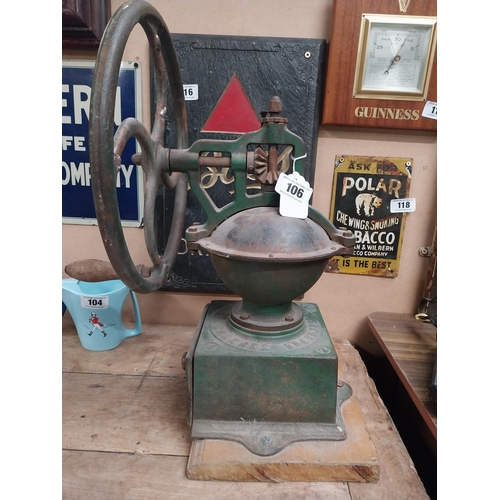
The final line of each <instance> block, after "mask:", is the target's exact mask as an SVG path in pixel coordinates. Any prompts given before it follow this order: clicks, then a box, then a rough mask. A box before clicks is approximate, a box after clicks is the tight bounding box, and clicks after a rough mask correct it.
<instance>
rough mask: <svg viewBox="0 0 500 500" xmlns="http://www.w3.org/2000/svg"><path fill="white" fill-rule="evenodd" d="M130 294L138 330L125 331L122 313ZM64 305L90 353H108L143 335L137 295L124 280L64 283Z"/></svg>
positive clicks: (68, 280)
mask: <svg viewBox="0 0 500 500" xmlns="http://www.w3.org/2000/svg"><path fill="white" fill-rule="evenodd" d="M129 293H130V297H131V299H132V304H133V307H134V314H135V327H134V328H133V329H131V330H129V329H128V328H126V327H125V325H124V324H123V320H122V309H123V305H124V303H125V299H126V298H127V296H128V294H129ZM62 301H63V303H64V304H65V305H66V307H67V308H68V311H69V312H70V314H71V317H72V318H73V321H74V323H75V326H76V330H77V332H78V337H79V338H80V342H81V344H82V346H83V347H84V348H85V349H88V350H89V351H108V350H109V349H114V348H115V347H118V346H119V345H120V344H121V343H122V342H123V341H124V340H125V339H127V338H129V337H134V336H136V335H139V334H140V333H141V331H142V323H141V316H140V313H139V306H138V304H137V297H136V295H135V292H133V291H132V290H130V288H128V287H127V286H125V284H124V283H123V282H122V281H120V280H111V281H100V282H97V283H88V282H86V281H79V280H75V279H73V278H69V279H63V280H62Z"/></svg>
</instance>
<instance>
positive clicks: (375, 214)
mask: <svg viewBox="0 0 500 500" xmlns="http://www.w3.org/2000/svg"><path fill="white" fill-rule="evenodd" d="M412 164H413V161H412V159H411V158H381V157H372V156H336V158H335V172H334V178H333V190H332V204H331V209H330V220H331V221H332V223H333V224H334V225H335V226H336V227H338V228H346V229H349V230H351V231H352V232H353V234H354V236H355V237H356V243H355V246H354V252H353V254H352V255H350V256H347V257H342V256H335V257H333V258H332V259H331V260H330V262H329V264H328V267H327V272H333V273H342V274H363V275H367V276H382V277H385V278H395V277H396V276H397V275H398V271H399V260H400V253H401V246H402V242H403V232H404V224H405V220H406V212H402V213H401V212H397V213H395V212H391V201H392V200H407V199H408V195H409V192H410V181H411V171H412ZM392 205H393V206H394V203H393V204H392Z"/></svg>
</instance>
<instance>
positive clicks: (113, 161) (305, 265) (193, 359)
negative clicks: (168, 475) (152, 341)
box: [66, 0, 354, 456]
mask: <svg viewBox="0 0 500 500" xmlns="http://www.w3.org/2000/svg"><path fill="white" fill-rule="evenodd" d="M137 24H140V25H141V26H142V28H143V29H144V31H145V33H146V35H147V38H148V41H149V46H150V53H151V57H152V60H153V61H154V80H155V81H154V88H155V89H156V90H155V96H154V98H155V101H154V102H155V103H156V111H155V116H154V124H153V126H152V131H151V133H149V132H147V131H146V129H145V128H144V126H143V125H142V124H141V123H140V122H138V121H137V120H135V119H130V118H129V119H127V120H125V121H124V122H122V123H121V124H120V126H119V127H118V129H117V131H116V133H115V134H114V136H113V116H114V105H115V97H116V87H117V81H118V73H119V68H120V63H121V60H122V56H123V50H124V47H125V44H126V42H127V39H128V37H129V35H130V32H131V31H132V29H133V28H134V27H135V26H136V25H137ZM167 76H168V83H169V85H170V91H171V94H172V106H173V109H174V112H175V117H176V118H175V122H176V123H175V129H176V134H177V148H175V149H167V148H164V147H163V134H164V128H165V114H166V113H165V112H166V106H167V102H166V96H167ZM261 123H262V124H261V128H260V129H259V130H256V131H254V132H249V133H246V134H243V135H242V136H241V137H240V138H238V139H236V140H231V141H222V140H198V141H196V142H195V143H193V144H192V145H191V146H190V147H188V144H187V118H186V108H185V102H184V93H183V86H182V82H181V77H180V69H179V66H178V61H177V57H176V54H175V50H174V46H173V42H172V39H171V37H170V35H169V31H168V29H167V27H166V25H165V23H164V21H163V19H162V18H161V16H160V14H159V13H158V12H157V11H156V9H155V8H154V7H152V6H151V5H150V4H148V3H147V2H145V1H142V0H136V1H131V2H128V3H126V4H124V5H122V6H121V7H119V9H118V10H117V12H116V13H115V14H114V15H113V16H112V18H111V20H110V21H109V23H108V26H107V28H106V31H105V34H104V37H103V40H102V42H101V45H100V49H99V53H98V56H97V61H96V66H95V71H94V80H93V84H92V96H91V105H90V137H89V139H90V162H91V174H92V191H93V197H94V204H95V209H96V215H97V220H98V223H99V229H100V232H101V236H102V239H103V242H104V246H105V248H106V251H107V254H108V257H109V260H110V263H111V266H112V268H113V269H114V271H115V272H116V275H118V277H119V279H121V280H122V281H123V282H124V283H125V284H126V285H127V286H128V287H129V288H131V289H132V290H134V291H135V292H138V293H150V292H153V291H155V290H157V289H158V288H159V287H160V286H161V285H162V284H164V283H165V282H166V281H167V279H168V277H169V272H170V271H171V269H172V267H173V264H174V260H175V257H176V255H177V252H178V249H179V244H180V240H181V237H182V232H183V222H184V214H185V209H186V193H187V189H188V185H189V188H190V189H191V191H192V192H193V193H194V194H195V195H196V197H197V199H198V200H199V202H200V204H201V206H202V208H203V210H204V211H205V213H206V221H205V222H204V223H203V224H199V225H193V226H192V227H189V228H188V229H187V231H186V234H185V238H186V240H187V242H188V247H189V249H190V250H193V251H196V250H198V249H201V250H203V251H204V252H207V253H208V254H209V255H210V257H211V260H212V262H213V265H214V267H215V269H216V271H217V272H218V274H219V276H220V277H221V279H222V280H223V281H224V283H225V284H226V285H227V286H228V288H229V289H230V290H231V291H233V292H234V293H235V294H236V295H237V296H239V297H241V300H215V301H213V302H211V303H210V304H208V305H207V306H206V307H205V310H204V312H203V315H202V318H201V319H200V322H199V325H198V327H197V329H196V333H195V335H194V337H193V340H192V343H191V345H190V347H189V350H188V352H187V353H186V354H185V356H184V358H183V365H184V366H185V370H186V379H187V394H188V424H189V426H190V427H191V430H192V437H193V438H197V439H224V440H232V441H237V442H239V443H241V444H243V445H244V446H245V447H246V448H247V449H248V450H250V451H251V452H252V453H254V454H256V455H260V456H269V455H273V454H275V453H277V452H279V451H280V450H282V449H284V448H285V447H286V446H287V445H289V444H290V443H292V442H296V441H309V440H343V439H345V438H346V431H345V426H344V423H343V419H342V413H341V411H340V405H341V404H342V402H343V401H345V400H346V399H347V398H349V397H350V395H351V392H352V391H351V388H350V387H349V386H348V385H347V384H345V383H343V382H342V381H340V380H339V379H338V362H337V356H336V353H335V349H334V347H333V344H332V342H331V340H330V336H329V334H328V331H327V329H326V326H325V324H324V322H323V319H322V317H321V313H320V311H319V309H318V307H317V305H315V304H312V303H304V302H295V301H294V300H295V299H297V298H298V297H300V296H302V295H303V294H304V293H305V292H306V291H307V290H308V289H309V288H311V287H312V286H313V285H314V283H315V282H316V281H317V280H318V279H319V278H320V276H321V275H322V273H323V272H324V270H325V267H326V265H327V263H328V261H329V259H330V258H331V257H332V256H333V255H339V254H349V253H351V252H352V249H353V246H354V237H353V235H352V233H351V232H349V231H344V230H339V229H337V228H335V227H334V226H333V225H332V224H331V222H330V221H329V220H328V219H327V218H325V217H324V216H323V215H322V214H321V213H320V212H318V211H316V210H315V209H314V208H313V207H311V206H310V205H307V209H306V210H307V214H306V215H307V216H306V217H304V218H296V217H286V216H282V215H280V211H279V208H278V207H279V203H280V195H279V194H278V193H277V192H276V190H275V185H276V182H277V180H278V178H279V175H280V172H279V171H278V159H279V158H280V157H281V159H282V160H283V159H284V160H285V161H283V163H284V164H287V165H288V164H289V161H288V158H289V157H292V159H298V158H300V157H303V156H304V155H305V151H304V143H303V141H302V139H301V138H300V137H298V136H297V135H295V134H294V133H292V132H291V131H290V130H288V128H287V126H286V119H285V118H283V117H282V116H281V101H280V99H279V98H277V97H273V98H272V99H271V101H270V103H269V107H268V109H267V110H266V111H265V112H263V113H262V119H261ZM131 138H135V139H137V141H138V142H139V144H140V146H141V153H140V154H137V155H135V158H134V161H136V163H138V164H140V165H141V166H142V169H143V171H144V174H145V195H144V200H145V202H144V204H145V206H144V214H145V215H144V234H145V240H146V247H147V250H148V253H149V255H150V258H151V263H152V265H151V266H144V265H135V264H134V263H133V262H132V260H131V257H130V254H129V252H128V249H127V245H126V241H125V238H124V234H123V231H122V225H121V220H120V215H119V209H118V202H117V196H116V187H115V186H116V175H117V166H119V165H120V162H121V160H120V154H121V152H122V151H123V148H124V146H125V144H126V142H127V141H128V140H129V139H131ZM295 163H296V162H295V161H294V163H293V167H294V171H296V172H297V173H298V174H301V173H302V168H301V165H300V162H297V167H296V170H295ZM207 166H210V167H218V168H230V169H231V171H232V173H233V175H234V199H233V201H232V202H231V203H229V204H228V205H226V206H224V207H222V208H219V207H217V206H216V205H215V204H214V202H213V201H212V200H211V198H210V196H209V195H208V194H207V192H206V190H205V189H204V188H203V186H202V183H201V180H200V170H201V168H202V167H207ZM249 175H251V176H252V178H253V179H257V180H259V182H260V190H258V192H257V193H256V194H249V193H248V189H247V178H248V176H249ZM160 183H161V184H163V185H164V186H166V187H167V188H171V189H175V204H174V210H173V214H172V229H171V231H170V235H169V239H168V242H167V246H166V249H165V252H164V254H163V255H159V253H158V249H157V243H156V239H155V228H154V204H155V197H156V193H157V190H158V188H159V186H160ZM103 266H104V267H105V265H104V263H102V262H101V261H94V260H85V261H78V262H75V263H73V264H70V265H69V266H67V267H66V272H67V273H68V275H70V276H72V277H74V278H77V279H81V280H83V281H99V280H103V279H109V277H110V276H109V275H108V274H107V273H105V272H102V270H103ZM166 341H167V342H168V338H166Z"/></svg>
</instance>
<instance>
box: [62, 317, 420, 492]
mask: <svg viewBox="0 0 500 500" xmlns="http://www.w3.org/2000/svg"><path fill="white" fill-rule="evenodd" d="M193 332H194V327H193V328H189V327H176V326H167V325H153V324H145V325H143V333H142V334H141V335H139V336H138V337H134V338H130V339H127V340H126V341H125V342H124V343H123V344H122V345H120V346H119V347H118V348H117V349H115V350H112V351H106V352H91V351H86V350H85V349H84V348H83V347H82V346H81V344H80V342H79V339H78V335H77V333H76V329H75V327H74V325H73V322H72V320H71V317H70V316H69V314H68V313H66V315H65V316H64V317H63V328H62V333H63V335H62V343H63V344H62V345H63V347H62V365H63V399H62V406H63V419H62V420H63V429H62V430H63V436H62V438H63V439H62V441H63V451H62V453H63V461H62V471H63V478H62V480H63V481H62V483H63V484H62V488H63V498H64V499H65V500H72V499H75V500H76V499H78V500H83V499H88V500H100V499H103V500H114V499H117V500H118V499H125V498H126V499H127V500H128V499H151V500H156V499H188V498H196V499H201V498H202V499H204V500H205V499H207V500H212V499H213V500H224V499H235V498H245V500H253V499H263V498H265V499H266V500H268V499H269V500H273V499H284V498H293V499H294V500H296V499H310V498H316V499H325V500H326V499H328V500H344V499H345V500H381V499H384V500H402V499H404V500H413V499H414V500H420V499H428V498H429V497H428V495H427V493H426V491H425V489H424V487H423V485H422V482H421V481H420V478H419V476H418V474H417V473H416V471H415V468H414V466H413V463H412V461H411V459H410V457H409V455H408V453H407V451H406V448H405V447H404V445H403V443H402V441H401V438H400V436H399V434H398V432H397V430H396V428H395V426H394V423H393V422H392V420H391V417H390V416H389V414H388V412H387V409H386V407H385V406H384V404H383V402H382V400H381V399H380V397H379V395H378V393H377V390H376V388H375V385H374V383H373V381H372V380H371V378H369V376H368V374H367V372H366V369H365V366H364V364H363V362H362V361H361V358H360V357H359V354H358V352H357V351H356V350H355V349H354V347H353V346H352V345H351V344H350V343H349V342H347V341H345V340H338V339H334V344H335V348H336V350H337V354H338V357H339V362H340V365H341V367H342V370H343V373H344V377H345V380H346V382H347V383H349V384H350V385H351V387H352V388H353V391H354V397H356V398H357V401H358V403H359V406H360V409H361V412H362V413H363V416H364V418H365V422H366V427H367V429H368V432H369V434H370V437H371V439H372V442H373V444H374V446H375V449H376V450H377V453H378V456H379V461H380V480H379V481H378V482H377V483H354V482H352V483H344V482H341V483H330V482H314V483H306V482H284V483H264V482H239V483H232V482H221V481H192V480H189V479H187V477H186V472H185V471H186V465H187V461H188V455H189V450H190V445H191V437H190V430H189V427H188V426H187V424H186V390H185V375H184V371H183V369H182V366H181V359H182V355H183V353H184V352H185V351H186V350H187V348H188V346H189V343H190V340H191V337H192V335H193Z"/></svg>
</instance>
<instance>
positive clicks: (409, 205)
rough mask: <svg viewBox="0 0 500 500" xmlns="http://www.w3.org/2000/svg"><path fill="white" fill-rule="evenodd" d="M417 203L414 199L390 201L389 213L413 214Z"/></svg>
mask: <svg viewBox="0 0 500 500" xmlns="http://www.w3.org/2000/svg"><path fill="white" fill-rule="evenodd" d="M416 208H417V201H416V200H415V198H401V199H400V200H398V199H394V200H391V213H392V214H396V213H401V212H415V210H416Z"/></svg>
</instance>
